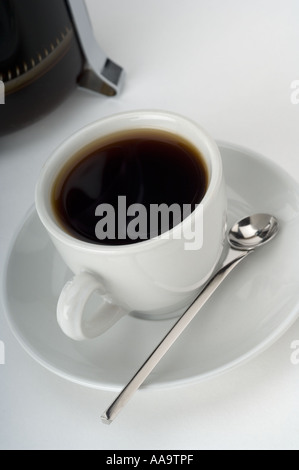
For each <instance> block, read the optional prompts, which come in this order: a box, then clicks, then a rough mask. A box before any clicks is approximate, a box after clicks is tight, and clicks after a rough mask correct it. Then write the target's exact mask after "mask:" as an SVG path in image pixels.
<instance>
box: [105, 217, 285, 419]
mask: <svg viewBox="0 0 299 470" xmlns="http://www.w3.org/2000/svg"><path fill="white" fill-rule="evenodd" d="M278 229H279V224H278V221H277V219H276V218H275V217H273V216H271V215H268V214H255V215H253V216H251V217H246V218H245V219H243V220H241V221H240V222H238V223H236V224H235V225H234V226H233V227H232V229H231V230H230V232H229V234H228V242H229V245H230V247H229V251H228V254H227V256H226V258H225V261H224V263H223V266H222V267H221V269H220V270H219V271H218V272H217V273H216V274H215V275H214V276H213V277H212V278H211V280H210V281H209V282H208V284H207V285H206V286H205V288H204V289H203V291H202V292H201V293H200V294H199V296H198V297H197V299H196V300H195V301H194V302H193V304H192V305H191V306H190V307H189V308H188V310H187V311H186V312H185V313H184V314H183V315H182V316H181V317H180V319H179V320H178V321H177V323H176V324H175V325H174V326H173V328H172V329H171V330H170V331H169V333H167V335H166V336H165V337H164V339H163V340H162V341H161V343H160V344H159V345H158V346H157V348H156V349H155V350H154V352H153V353H152V354H151V355H150V356H149V358H148V359H147V360H146V361H145V363H144V364H143V365H142V367H141V368H140V369H139V371H138V372H137V373H136V374H135V376H134V377H133V378H132V379H131V381H130V382H129V383H128V385H126V387H125V388H124V389H123V390H122V392H121V393H120V394H119V395H118V397H117V398H116V400H115V401H114V402H113V403H112V404H111V406H110V407H109V408H108V409H107V410H106V411H105V413H104V414H103V415H102V417H101V419H102V422H103V423H104V424H111V423H112V422H113V421H114V419H115V418H116V416H117V415H118V413H119V412H120V411H121V409H122V408H123V407H124V406H125V405H126V403H127V402H128V401H129V400H130V398H132V396H133V395H134V393H135V392H136V391H137V390H138V389H139V387H140V386H141V385H142V383H143V382H144V381H145V379H146V378H147V377H148V376H149V374H150V373H151V372H152V370H153V369H154V368H155V367H156V365H157V364H158V363H159V362H160V360H161V359H162V357H163V356H164V355H165V354H166V353H167V351H168V350H169V349H170V347H171V346H172V345H173V343H174V342H175V341H176V340H177V339H178V337H179V336H180V335H181V334H182V332H183V331H184V330H185V329H186V327H187V326H188V325H189V323H190V322H191V321H192V320H193V318H194V317H195V316H196V315H197V313H198V312H199V311H200V309H201V308H202V307H203V306H204V305H205V303H206V302H207V301H208V300H209V298H210V297H211V295H212V294H213V293H214V292H215V290H216V289H217V288H218V287H219V286H220V284H221V283H222V281H223V280H224V279H225V278H226V277H227V276H228V274H229V273H230V272H231V271H232V270H233V269H234V268H235V267H236V266H237V265H238V264H239V263H240V262H241V261H242V260H243V259H245V258H246V257H247V256H248V255H249V254H250V253H252V252H253V251H254V250H255V249H256V248H258V247H260V246H261V245H264V244H265V243H267V242H269V241H270V240H272V239H273V238H274V237H275V236H276V235H277V232H278Z"/></svg>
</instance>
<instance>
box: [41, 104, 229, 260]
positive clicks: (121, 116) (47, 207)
mask: <svg viewBox="0 0 299 470" xmlns="http://www.w3.org/2000/svg"><path fill="white" fill-rule="evenodd" d="M157 117H158V118H160V119H162V120H163V119H164V120H165V119H172V120H175V121H180V122H182V121H183V122H184V123H185V124H187V125H189V126H192V127H193V129H196V131H197V132H198V133H199V134H200V137H201V140H203V141H204V142H205V145H206V147H207V149H208V150H209V158H210V164H211V175H210V181H209V185H208V189H207V191H206V194H205V196H204V198H203V199H202V201H201V203H200V204H199V206H202V208H203V210H205V208H206V207H207V206H208V205H209V203H210V202H211V200H212V199H213V197H214V196H215V194H217V188H218V187H220V185H221V183H222V178H223V166H222V159H221V155H220V150H219V148H218V146H217V144H216V142H215V141H214V140H213V139H212V137H210V135H209V134H208V133H207V132H206V131H205V130H204V129H203V128H202V127H201V126H200V125H199V124H198V123H197V122H195V121H194V120H192V119H189V118H187V117H185V116H182V115H180V114H178V113H174V112H169V111H162V110H155V109H153V110H151V109H140V110H133V111H128V112H121V113H117V114H113V115H111V116H108V117H104V118H101V119H99V120H96V121H94V122H92V123H90V124H88V125H86V126H84V127H82V128H81V129H79V130H77V131H76V132H74V133H73V134H72V135H70V136H69V137H67V138H66V139H65V140H64V141H63V142H62V143H61V144H60V145H59V146H58V147H57V148H56V150H54V152H52V154H51V155H50V157H49V158H48V160H47V161H46V163H45V164H44V165H43V167H42V170H41V172H40V175H39V178H38V181H37V184H36V188H35V206H36V210H37V213H38V215H39V218H40V220H41V222H42V223H43V225H44V227H45V228H46V230H47V231H48V232H49V234H50V235H52V236H53V237H54V238H55V239H58V240H59V241H61V242H63V243H64V244H68V245H69V246H72V247H74V248H76V249H80V250H85V251H92V252H96V253H103V252H108V253H110V254H111V253H113V252H115V253H120V252H121V253H124V252H126V253H134V252H140V251H144V250H146V249H148V248H152V247H153V246H154V245H156V244H162V243H166V242H167V241H168V239H167V238H165V234H161V235H159V236H157V237H154V238H151V239H149V240H143V241H139V242H136V243H133V244H124V245H116V246H115V245H105V244H95V243H92V242H87V241H84V240H80V239H78V238H75V237H73V236H72V235H70V234H68V233H67V232H66V231H64V230H63V228H62V227H61V226H60V225H59V222H58V221H57V219H56V216H55V214H54V212H53V210H52V209H51V204H50V203H49V199H50V194H49V193H50V189H49V191H46V188H47V187H51V188H52V185H53V181H55V178H56V176H57V175H58V174H59V171H60V170H61V169H62V167H63V166H64V165H65V164H66V162H67V161H68V160H69V159H70V158H72V156H73V155H74V153H73V152H70V147H72V146H73V147H74V144H75V143H77V144H79V143H80V141H81V145H80V146H79V147H76V149H77V150H76V152H77V151H78V150H80V149H81V148H84V146H86V145H89V144H90V143H91V142H93V141H96V139H95V138H93V139H92V140H89V139H87V137H88V136H89V135H90V134H92V132H93V131H95V130H97V129H99V128H100V127H101V126H103V125H108V124H109V123H112V122H115V121H117V120H129V119H131V120H132V119H134V118H135V119H138V120H140V119H145V118H147V119H150V118H151V119H157ZM148 127H149V126H147V128H148ZM150 128H153V129H156V127H155V126H152V127H150ZM114 132H115V131H114ZM178 133H179V131H178ZM111 134H113V132H111ZM105 135H108V134H107V133H105ZM180 135H181V136H182V137H184V138H186V137H185V136H184V134H183V132H182V133H181V134H180ZM66 153H67V154H68V155H67V158H64V159H63V155H65V154H66ZM204 159H205V161H206V160H207V159H206V157H205V156H204ZM51 173H52V174H53V173H54V174H55V175H54V177H53V178H52V179H50V180H49V174H51ZM199 210H201V208H200V207H197V208H196V209H195V210H194V211H193V212H192V213H191V214H190V216H188V217H187V218H186V219H184V220H183V221H182V222H181V223H180V224H178V225H176V226H175V227H173V228H172V229H171V230H169V231H168V232H166V233H167V234H169V238H170V239H172V236H174V234H175V233H176V231H178V230H180V231H181V230H182V225H183V224H186V223H190V218H192V220H194V218H195V217H196V215H197V213H198V211H199ZM163 235H164V237H163Z"/></svg>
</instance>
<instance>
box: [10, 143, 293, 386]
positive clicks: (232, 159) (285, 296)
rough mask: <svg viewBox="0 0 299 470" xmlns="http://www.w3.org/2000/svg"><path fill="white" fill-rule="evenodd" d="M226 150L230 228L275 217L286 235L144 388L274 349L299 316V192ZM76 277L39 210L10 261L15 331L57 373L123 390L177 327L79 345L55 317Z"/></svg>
mask: <svg viewBox="0 0 299 470" xmlns="http://www.w3.org/2000/svg"><path fill="white" fill-rule="evenodd" d="M220 149H221V153H222V156H223V161H224V169H225V174H226V182H227V187H228V197H229V223H230V225H232V224H233V222H235V221H236V220H237V219H240V218H241V217H243V216H245V215H249V214H252V213H255V212H268V213H273V214H274V215H275V216H276V217H278V219H279V220H280V223H281V231H280V234H279V236H278V237H277V239H276V240H274V241H273V242H272V243H270V244H269V245H268V246H265V247H263V248H262V249H260V250H259V251H258V252H256V253H255V254H254V255H252V256H251V257H250V258H249V259H247V260H246V263H245V262H244V264H243V265H240V266H239V267H238V268H237V270H236V271H235V272H234V273H232V274H231V277H230V278H229V279H227V280H226V282H225V283H224V284H223V285H222V286H221V287H220V288H219V290H218V292H217V293H216V294H215V295H214V296H213V298H212V299H211V300H210V301H209V303H208V304H207V305H206V307H205V308H204V309H203V310H202V311H201V313H200V314H199V315H198V316H197V318H195V320H194V321H193V323H192V325H191V326H190V327H189V328H188V330H186V331H185V333H184V334H183V335H182V337H181V338H180V339H179V340H178V342H177V343H176V344H175V345H174V346H173V347H172V349H171V350H170V351H169V353H168V354H167V355H166V356H165V358H164V359H163V360H162V362H161V363H160V364H159V365H158V367H157V368H156V369H155V370H154V372H153V373H152V374H151V375H150V377H149V378H148V380H147V382H146V383H145V384H144V386H143V388H147V389H158V388H166V387H175V386H181V385H184V384H190V383H193V382H199V381H201V380H205V379H207V378H210V377H213V376H215V375H217V374H220V373H223V372H225V371H227V370H229V369H231V368H232V367H235V366H237V365H239V364H241V363H243V362H244V361H247V360H249V359H250V358H252V357H254V356H256V355H257V354H258V353H261V352H262V351H263V350H265V349H266V348H267V347H269V346H270V345H271V344H273V343H274V342H275V341H276V340H277V339H278V338H279V337H280V336H281V335H282V334H283V333H284V332H285V331H286V330H287V329H288V328H289V327H290V326H291V325H292V324H293V322H294V321H295V320H296V319H297V318H298V315H299V291H298V285H299V264H298V255H299V187H298V185H297V183H296V182H294V180H292V178H291V177H290V176H288V175H287V174H286V173H285V172H284V171H283V170H281V169H280V168H278V167H276V166H274V165H273V164H272V163H271V162H270V161H268V160H266V159H264V158H263V157H261V156H259V155H256V154H254V153H252V152H251V151H248V150H245V149H242V148H237V147H235V146H231V145H228V144H220ZM70 277H71V273H70V272H69V271H68V269H67V268H66V266H65V265H64V264H63V262H62V261H61V259H60V258H59V256H58V255H57V254H56V252H55V250H54V248H53V246H52V244H51V242H50V240H49V238H48V235H47V233H46V232H45V230H44V228H43V227H42V226H41V224H40V222H39V220H38V217H37V214H36V212H35V210H34V209H33V210H32V211H31V212H30V213H29V215H28V216H27V218H26V221H25V222H24V223H23V225H22V227H21V229H20V231H19V232H18V234H17V237H16V239H15V240H14V243H13V246H12V249H11V252H10V255H9V258H8V261H7V267H6V282H5V286H4V291H5V292H4V298H5V303H6V311H7V317H8V320H9V323H10V325H11V328H12V330H13V332H14V333H15V335H16V337H17V339H18V340H19V341H20V343H21V344H22V345H23V347H24V348H25V350H26V351H27V352H28V353H29V354H30V355H31V356H32V357H33V358H34V359H35V360H37V361H38V362H39V363H40V364H42V365H43V366H45V367H46V368H47V369H49V370H51V371H52V372H54V373H56V374H58V375H59V376H61V377H63V378H65V379H68V380H71V381H73V382H76V383H79V384H81V385H85V386H88V387H93V388H98V389H105V390H113V391H117V390H119V389H120V388H122V387H123V385H124V384H125V383H126V382H127V381H128V380H129V379H130V378H131V376H132V375H133V374H134V373H135V372H136V370H137V369H138V368H139V366H140V365H141V364H142V363H143V361H144V360H145V359H146V357H147V356H148V354H149V353H150V352H151V351H152V349H153V348H154V347H155V346H156V345H157V344H158V343H159V341H160V340H161V339H162V337H163V336H164V334H165V333H166V332H167V331H168V330H169V328H170V327H171V325H172V324H173V323H174V320H171V321H165V322H162V321H161V322H148V321H145V320H138V319H136V318H133V317H127V318H124V319H123V320H122V321H121V322H119V323H118V324H117V325H116V326H115V327H114V328H113V329H111V330H110V331H109V332H108V333H106V334H105V335H103V336H102V337H101V338H99V339H97V340H94V341H91V342H84V343H76V342H73V341H71V340H69V339H68V338H66V337H65V336H64V335H63V333H62V332H61V331H60V329H59V327H58V325H57V323H56V316H55V310H56V302H57V299H58V296H59V292H60V290H61V288H62V286H63V285H64V284H65V282H66V281H67V280H68V279H69V278H70Z"/></svg>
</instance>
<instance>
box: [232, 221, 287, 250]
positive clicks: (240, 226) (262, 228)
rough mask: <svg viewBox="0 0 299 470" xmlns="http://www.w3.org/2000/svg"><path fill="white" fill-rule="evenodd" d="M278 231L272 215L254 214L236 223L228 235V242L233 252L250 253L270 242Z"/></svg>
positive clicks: (276, 222)
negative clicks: (244, 251) (245, 251)
mask: <svg viewBox="0 0 299 470" xmlns="http://www.w3.org/2000/svg"><path fill="white" fill-rule="evenodd" d="M278 229H279V224H278V221H277V219H276V218H275V217H274V216H273V215H269V214H255V215H252V216H250V217H246V218H245V219H242V220H241V221H240V222H238V223H236V224H235V225H234V226H233V227H232V229H231V230H230V232H229V234H228V241H229V244H230V246H231V247H232V248H234V249H235V250H241V251H243V250H247V251H252V250H254V249H255V248H257V247H259V246H260V245H263V244H265V243H268V242H269V241H270V240H272V239H273V238H274V237H275V236H276V234H277V232H278Z"/></svg>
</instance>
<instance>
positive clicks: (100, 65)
mask: <svg viewBox="0 0 299 470" xmlns="http://www.w3.org/2000/svg"><path fill="white" fill-rule="evenodd" d="M66 1H67V4H68V7H69V10H70V13H71V16H72V19H73V23H74V26H75V28H76V30H77V34H78V40H79V42H80V45H81V48H82V51H83V53H84V55H85V59H86V65H85V68H84V71H83V73H82V74H81V76H80V78H79V86H81V87H83V88H87V89H88V90H91V91H94V92H96V93H102V94H104V95H107V96H114V95H116V94H117V93H119V91H120V89H121V87H122V84H123V81H124V70H123V68H122V67H120V66H119V65H117V64H116V63H115V62H113V61H112V60H110V59H109V58H108V57H107V55H106V54H105V53H104V51H103V50H102V49H101V47H100V46H99V44H98V42H97V40H96V38H95V36H94V33H93V29H92V25H91V21H90V18H89V15H88V11H87V8H86V5H85V1H84V0H66Z"/></svg>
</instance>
